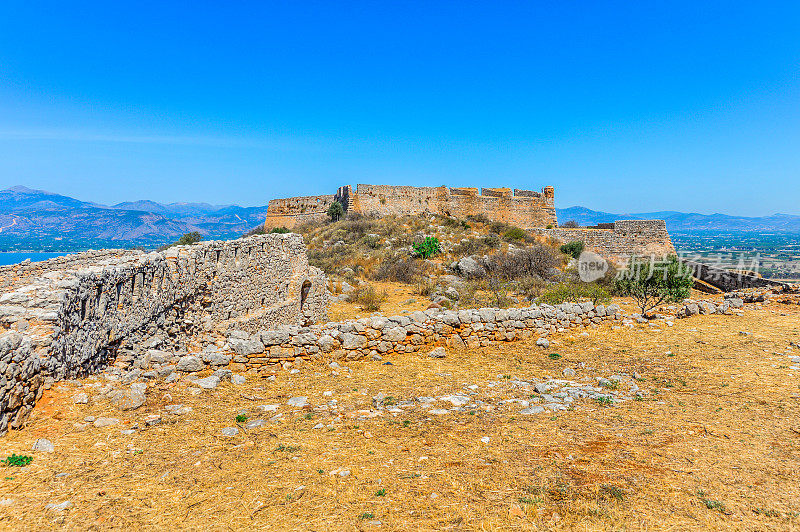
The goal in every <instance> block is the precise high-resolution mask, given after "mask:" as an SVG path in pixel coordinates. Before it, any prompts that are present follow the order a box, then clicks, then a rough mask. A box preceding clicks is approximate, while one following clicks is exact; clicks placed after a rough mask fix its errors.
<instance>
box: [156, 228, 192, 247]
mask: <svg viewBox="0 0 800 532" xmlns="http://www.w3.org/2000/svg"><path fill="white" fill-rule="evenodd" d="M201 240H203V235H201V234H200V233H198V232H197V231H192V232H191V233H186V234H185V235H183V236H181V237H180V238H179V239H178V240H177V241H176V242H173V243H172V244H167V245H165V246H161V247H160V248H158V250H159V251H164V250H165V249H169V248H171V247H172V246H189V245H192V244H197V243H198V242H200V241H201Z"/></svg>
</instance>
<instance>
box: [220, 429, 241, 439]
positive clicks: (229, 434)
mask: <svg viewBox="0 0 800 532" xmlns="http://www.w3.org/2000/svg"><path fill="white" fill-rule="evenodd" d="M220 433H222V435H223V436H226V437H228V438H232V437H234V436H236V435H237V434H239V429H238V428H237V427H225V428H224V429H222V430H221V431H220Z"/></svg>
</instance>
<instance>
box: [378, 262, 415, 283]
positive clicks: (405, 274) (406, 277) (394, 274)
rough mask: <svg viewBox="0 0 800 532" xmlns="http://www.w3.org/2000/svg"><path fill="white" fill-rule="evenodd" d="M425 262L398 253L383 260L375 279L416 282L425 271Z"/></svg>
mask: <svg viewBox="0 0 800 532" xmlns="http://www.w3.org/2000/svg"><path fill="white" fill-rule="evenodd" d="M425 270H426V267H425V263H424V262H421V261H418V260H415V259H412V258H408V257H405V258H401V257H398V256H397V255H394V256H392V257H389V258H388V259H386V260H384V261H383V262H381V264H380V266H378V268H377V270H376V271H375V275H374V276H373V279H375V280H377V281H396V282H398V283H406V284H414V283H416V282H418V281H419V279H420V277H421V276H422V275H423V274H424V273H425Z"/></svg>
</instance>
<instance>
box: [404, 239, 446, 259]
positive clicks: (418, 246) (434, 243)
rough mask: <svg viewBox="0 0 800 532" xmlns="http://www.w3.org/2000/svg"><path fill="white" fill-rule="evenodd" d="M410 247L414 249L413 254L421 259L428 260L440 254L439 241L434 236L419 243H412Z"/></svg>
mask: <svg viewBox="0 0 800 532" xmlns="http://www.w3.org/2000/svg"><path fill="white" fill-rule="evenodd" d="M411 247H412V248H413V249H414V253H415V254H416V255H417V256H418V257H420V258H423V259H429V258H431V257H433V256H434V255H437V254H439V253H441V246H440V245H439V239H438V238H436V237H435V236H426V237H425V238H424V239H423V240H422V241H421V242H414V243H412V244H411Z"/></svg>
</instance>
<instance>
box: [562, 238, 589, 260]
mask: <svg viewBox="0 0 800 532" xmlns="http://www.w3.org/2000/svg"><path fill="white" fill-rule="evenodd" d="M583 247H584V246H583V242H577V241H576V242H569V243H568V244H564V245H563V246H561V247H560V248H558V249H560V250H561V253H564V254H565V255H569V256H570V257H572V258H573V259H577V258H578V257H580V256H581V253H583Z"/></svg>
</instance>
